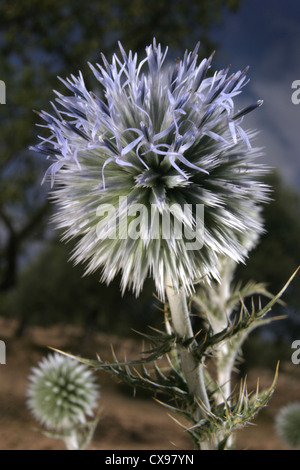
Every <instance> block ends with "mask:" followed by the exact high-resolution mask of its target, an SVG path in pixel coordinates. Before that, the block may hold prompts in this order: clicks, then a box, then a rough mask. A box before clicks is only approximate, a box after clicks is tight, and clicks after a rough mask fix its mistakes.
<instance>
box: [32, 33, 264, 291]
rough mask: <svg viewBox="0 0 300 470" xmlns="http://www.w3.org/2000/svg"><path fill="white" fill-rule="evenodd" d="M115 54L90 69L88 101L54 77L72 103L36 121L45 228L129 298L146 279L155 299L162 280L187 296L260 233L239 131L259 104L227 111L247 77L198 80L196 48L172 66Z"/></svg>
mask: <svg viewBox="0 0 300 470" xmlns="http://www.w3.org/2000/svg"><path fill="white" fill-rule="evenodd" d="M119 46H120V56H118V55H117V54H115V55H114V56H113V58H112V63H108V61H107V59H106V58H105V57H104V56H103V55H102V61H103V63H102V65H100V64H97V65H96V66H93V65H91V64H90V67H91V69H92V71H93V73H94V75H95V77H96V79H97V81H98V87H99V89H98V91H97V93H94V92H91V91H88V90H87V89H86V86H85V83H84V79H83V76H82V74H81V73H79V76H78V77H74V76H73V75H72V76H71V78H69V79H67V80H62V81H63V83H64V84H65V85H66V87H67V88H68V89H69V91H70V92H71V93H72V96H63V95H62V94H61V93H57V98H56V101H57V103H56V104H53V108H54V114H53V115H50V114H49V113H46V112H41V113H39V114H40V116H41V117H42V118H43V119H44V120H45V122H46V125H45V127H47V128H48V130H50V136H47V137H41V143H40V144H38V145H37V146H36V147H35V148H34V149H35V150H36V151H38V152H42V153H44V154H46V155H48V156H51V157H53V159H54V161H53V163H52V164H51V166H50V167H49V169H48V171H47V173H46V176H48V175H50V176H51V182H52V185H53V186H54V189H53V192H52V197H53V200H54V201H55V202H56V203H57V213H56V215H55V218H54V220H55V222H56V224H57V226H58V227H59V228H62V229H64V230H65V239H66V240H68V239H71V238H76V239H77V240H78V239H79V242H78V243H77V247H76V249H75V250H74V252H73V255H72V258H73V260H75V262H76V263H79V262H83V263H84V262H86V264H87V269H86V272H87V273H90V272H94V271H96V270H98V269H101V270H102V279H101V280H102V281H106V282H107V283H109V282H110V281H111V280H112V279H113V278H114V277H115V276H116V275H117V274H118V273H120V274H121V279H122V281H121V283H122V290H123V291H124V290H125V289H126V288H127V287H130V288H132V289H133V290H134V291H135V292H136V294H139V292H140V291H141V289H142V286H143V283H144V281H145V279H146V278H147V277H148V276H151V277H152V278H153V279H154V281H155V285H156V288H157V291H158V294H159V296H160V297H161V298H164V289H165V283H166V279H168V282H171V283H172V285H173V287H174V288H175V289H180V288H181V289H183V290H184V292H186V293H187V294H190V293H192V292H193V286H194V282H195V280H198V279H199V278H200V277H203V276H204V277H206V278H207V279H209V278H211V277H213V278H216V279H218V276H219V273H218V268H217V260H218V256H228V257H230V258H232V259H233V260H234V261H236V262H242V261H244V260H245V257H246V256H247V253H248V248H247V245H246V244H245V240H244V237H245V236H247V234H248V233H250V232H251V234H260V233H261V232H262V228H263V226H262V221H261V219H260V218H259V217H257V207H259V205H260V204H261V203H262V202H265V201H266V200H267V192H268V190H267V187H266V186H265V185H264V184H263V183H262V182H261V176H262V175H263V174H264V173H265V172H266V171H267V170H266V168H265V167H264V166H263V165H262V164H259V163H258V162H257V158H258V157H259V156H260V155H261V152H260V149H257V148H253V147H252V145H251V140H252V138H253V136H254V133H253V132H251V131H248V130H245V129H243V127H242V125H241V124H242V121H243V119H244V116H245V115H246V114H247V113H248V112H250V111H252V110H253V109H255V108H256V107H258V106H260V105H261V104H262V102H261V101H257V102H256V103H255V104H253V105H250V106H248V107H247V108H245V109H243V110H235V106H234V98H235V97H236V95H238V94H239V93H241V90H242V87H243V86H244V85H245V84H246V75H247V70H248V69H247V68H246V69H245V70H243V71H238V72H236V73H233V74H231V75H229V71H228V70H221V71H219V72H215V73H214V74H213V75H211V76H208V71H209V69H210V66H211V61H212V56H211V57H210V58H208V59H206V58H204V59H203V60H199V58H198V49H199V45H197V47H196V48H195V49H194V51H192V52H188V51H186V52H185V54H184V56H183V58H182V60H180V59H178V60H177V61H176V62H175V63H172V64H171V65H170V64H169V65H168V64H167V59H166V57H167V49H166V50H165V51H162V48H161V46H160V45H159V44H158V45H157V43H156V41H155V40H154V41H153V43H152V44H151V45H150V46H148V47H147V48H146V55H145V57H144V58H143V59H142V60H141V61H140V62H138V58H137V55H136V54H132V53H131V52H130V53H129V54H128V55H127V54H126V52H125V51H124V49H123V47H122V46H121V44H120V45H119Z"/></svg>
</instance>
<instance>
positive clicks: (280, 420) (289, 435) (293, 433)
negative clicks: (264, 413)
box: [276, 402, 300, 449]
mask: <svg viewBox="0 0 300 470" xmlns="http://www.w3.org/2000/svg"><path fill="white" fill-rule="evenodd" d="M276 430H277V433H278V435H279V436H280V437H281V438H282V439H283V440H284V441H285V442H286V443H287V444H288V445H289V446H291V447H294V448H295V449H300V403H297V402H296V403H290V404H288V405H286V406H284V407H283V408H282V409H281V410H280V411H279V413H278V414H277V416H276Z"/></svg>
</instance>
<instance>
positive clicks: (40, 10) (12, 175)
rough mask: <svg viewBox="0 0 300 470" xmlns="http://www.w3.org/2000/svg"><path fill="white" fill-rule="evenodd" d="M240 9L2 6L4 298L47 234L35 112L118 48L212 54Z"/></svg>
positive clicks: (177, 0)
mask: <svg viewBox="0 0 300 470" xmlns="http://www.w3.org/2000/svg"><path fill="white" fill-rule="evenodd" d="M240 1H241V0H198V1H196V0H195V1H192V2H191V1H190V2H185V1H181V0H165V1H163V2H154V1H153V2H151V1H150V2H144V1H142V0H109V1H108V0H102V1H100V0H90V1H89V2H87V3H85V2H82V1H79V0H73V1H70V0H59V1H58V0H43V1H42V2H41V1H39V0H26V1H25V0H21V1H11V0H2V1H1V5H0V46H1V53H0V54H1V62H0V63H1V70H0V74H1V76H0V79H1V80H3V81H4V82H5V83H6V94H7V96H6V103H7V104H6V105H5V106H1V107H0V128H1V142H0V187H1V193H0V290H2V291H5V290H7V289H9V288H11V287H13V286H14V284H15V283H16V280H17V273H18V261H19V259H20V256H21V255H22V254H24V252H25V250H26V248H27V247H28V246H29V244H30V242H32V241H33V240H34V239H42V238H43V236H44V234H45V230H46V227H47V225H46V223H47V220H48V218H49V211H50V208H49V205H48V202H47V198H46V189H47V188H46V189H45V188H41V187H40V185H39V181H40V180H41V178H42V175H43V172H44V170H45V167H46V162H45V158H41V159H40V160H39V159H38V158H37V155H36V154H34V155H32V152H30V151H29V150H28V146H29V145H33V144H34V143H35V142H36V128H35V125H34V124H35V122H36V116H35V115H34V113H33V112H32V108H36V109H45V110H47V109H49V107H50V105H49V103H48V102H49V98H50V97H51V96H52V91H51V90H52V88H56V89H58V90H60V89H61V88H62V85H61V84H60V82H59V81H58V80H57V75H59V76H62V77H65V76H67V75H70V74H71V73H74V74H76V73H77V72H78V70H79V69H80V70H82V71H83V72H84V73H85V71H86V69H87V65H86V63H87V61H92V62H93V61H96V60H97V59H98V57H99V53H100V51H102V52H104V53H105V54H110V53H111V52H112V51H113V50H115V49H116V43H117V41H118V40H121V42H122V43H123V45H124V47H125V48H126V49H129V48H131V49H133V50H136V51H138V52H141V51H142V50H143V49H144V47H145V46H146V45H147V44H149V43H150V42H151V41H152V38H153V36H155V37H156V38H157V40H158V41H161V42H162V44H164V45H167V44H168V45H169V46H171V48H172V49H173V50H174V51H176V50H177V51H178V52H179V53H180V54H181V53H182V52H183V50H184V49H185V48H192V47H193V46H194V45H195V44H196V42H197V41H198V40H199V39H200V40H201V42H202V51H203V54H204V55H207V54H210V53H211V51H212V49H213V44H212V42H211V40H210V37H209V33H210V29H211V27H212V26H213V25H215V24H216V23H218V22H220V21H221V20H222V16H223V13H224V11H225V10H231V11H234V10H236V9H237V8H238V6H239V4H240ZM85 75H86V76H87V77H91V78H92V73H89V74H85ZM91 86H92V85H91Z"/></svg>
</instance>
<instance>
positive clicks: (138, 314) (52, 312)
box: [0, 238, 163, 336]
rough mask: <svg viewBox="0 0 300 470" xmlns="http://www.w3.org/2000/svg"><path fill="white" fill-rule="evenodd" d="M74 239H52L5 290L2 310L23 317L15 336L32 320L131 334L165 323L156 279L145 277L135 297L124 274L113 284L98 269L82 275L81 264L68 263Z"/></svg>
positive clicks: (47, 324)
mask: <svg viewBox="0 0 300 470" xmlns="http://www.w3.org/2000/svg"><path fill="white" fill-rule="evenodd" d="M71 249H72V243H70V244H68V245H65V244H63V243H61V241H60V240H59V239H58V238H54V239H52V240H51V241H50V242H49V243H48V244H47V245H46V246H45V247H44V248H43V249H42V250H41V251H40V252H39V255H38V256H36V257H35V258H33V259H32V260H31V261H30V262H28V263H27V264H26V266H25V267H24V269H23V270H22V272H21V274H20V276H19V280H18V283H17V285H16V286H15V287H14V288H12V289H10V291H9V292H8V293H7V294H6V302H5V303H4V304H3V305H2V306H1V305H0V315H4V316H10V317H12V318H18V319H19V325H18V327H17V330H16V336H21V335H22V334H23V332H24V329H25V328H26V327H27V326H28V325H32V324H36V325H42V326H49V325H52V324H55V323H60V324H64V323H66V324H74V325H78V326H81V327H83V330H84V331H85V332H86V333H87V334H88V333H89V332H91V331H96V330H98V331H102V332H113V333H119V334H121V333H122V334H123V335H130V334H131V333H132V331H131V327H132V326H133V325H134V327H135V329H138V330H141V329H144V327H145V326H146V325H148V324H151V325H154V326H155V325H156V326H159V327H161V325H162V320H163V314H162V312H160V311H159V310H158V309H157V308H156V305H157V306H158V305H159V304H158V302H157V303H156V302H155V299H154V297H153V292H154V286H153V283H152V281H150V280H149V282H146V284H145V289H144V290H143V295H142V296H140V297H139V299H138V300H137V299H136V298H135V296H134V295H133V294H132V293H130V292H126V293H125V294H124V296H123V297H122V296H121V293H120V279H116V280H115V281H114V282H112V283H111V284H110V285H109V286H107V285H106V284H102V283H99V277H100V274H99V273H96V274H94V275H89V276H86V277H85V276H83V267H82V266H73V263H71V262H69V256H70V250H71Z"/></svg>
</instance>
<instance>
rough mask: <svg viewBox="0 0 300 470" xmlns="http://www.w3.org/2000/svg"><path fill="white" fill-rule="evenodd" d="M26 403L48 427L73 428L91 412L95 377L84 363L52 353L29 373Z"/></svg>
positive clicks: (56, 429)
mask: <svg viewBox="0 0 300 470" xmlns="http://www.w3.org/2000/svg"><path fill="white" fill-rule="evenodd" d="M29 381H30V382H29V385H28V389H27V398H28V401H27V403H28V406H29V409H30V410H31V412H32V414H33V416H34V417H35V418H36V419H37V421H39V422H40V423H41V424H42V425H43V426H45V427H46V428H47V429H48V430H52V431H73V428H74V427H76V426H77V425H84V424H85V423H86V422H87V419H88V417H92V416H93V414H94V411H93V410H94V408H95V407H96V406H97V399H98V397H99V391H98V386H97V384H96V382H95V377H94V375H93V374H92V372H91V371H90V370H89V369H88V367H87V366H86V365H85V364H82V363H79V362H78V361H77V360H75V359H72V358H70V357H67V356H64V355H61V354H58V353H55V354H51V355H49V356H48V357H46V358H43V359H42V360H41V361H40V362H39V364H38V366H37V367H35V368H33V370H32V374H31V375H30V376H29Z"/></svg>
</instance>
